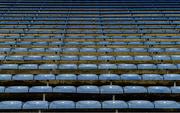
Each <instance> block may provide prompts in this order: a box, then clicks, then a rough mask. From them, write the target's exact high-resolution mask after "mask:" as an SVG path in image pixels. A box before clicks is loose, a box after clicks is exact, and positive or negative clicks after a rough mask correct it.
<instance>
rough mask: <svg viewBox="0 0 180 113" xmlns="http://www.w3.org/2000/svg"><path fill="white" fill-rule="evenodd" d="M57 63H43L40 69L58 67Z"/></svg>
mask: <svg viewBox="0 0 180 113" xmlns="http://www.w3.org/2000/svg"><path fill="white" fill-rule="evenodd" d="M57 67H58V66H57V64H41V65H39V69H57Z"/></svg>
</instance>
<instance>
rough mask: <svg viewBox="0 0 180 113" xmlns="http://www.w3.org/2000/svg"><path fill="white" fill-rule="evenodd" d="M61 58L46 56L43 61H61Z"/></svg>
mask: <svg viewBox="0 0 180 113" xmlns="http://www.w3.org/2000/svg"><path fill="white" fill-rule="evenodd" d="M60 58H61V57H60V56H44V57H43V58H42V60H60Z"/></svg>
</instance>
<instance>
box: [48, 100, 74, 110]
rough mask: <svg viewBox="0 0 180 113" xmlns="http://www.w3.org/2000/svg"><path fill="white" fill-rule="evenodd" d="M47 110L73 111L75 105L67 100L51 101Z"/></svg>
mask: <svg viewBox="0 0 180 113" xmlns="http://www.w3.org/2000/svg"><path fill="white" fill-rule="evenodd" d="M49 109H75V103H74V102H73V101H68V100H59V101H53V102H51V103H50V104H49Z"/></svg>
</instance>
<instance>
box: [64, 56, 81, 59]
mask: <svg viewBox="0 0 180 113" xmlns="http://www.w3.org/2000/svg"><path fill="white" fill-rule="evenodd" d="M61 60H78V56H61Z"/></svg>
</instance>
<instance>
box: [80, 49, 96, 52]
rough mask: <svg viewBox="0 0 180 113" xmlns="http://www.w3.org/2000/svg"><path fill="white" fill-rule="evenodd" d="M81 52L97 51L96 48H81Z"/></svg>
mask: <svg viewBox="0 0 180 113" xmlns="http://www.w3.org/2000/svg"><path fill="white" fill-rule="evenodd" d="M80 52H96V49H95V48H81V49H80Z"/></svg>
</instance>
